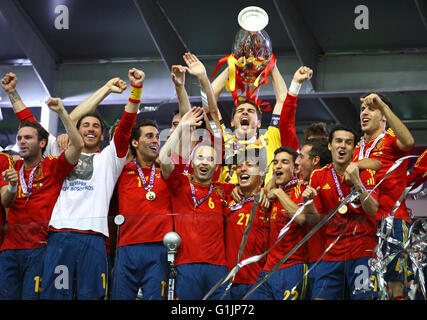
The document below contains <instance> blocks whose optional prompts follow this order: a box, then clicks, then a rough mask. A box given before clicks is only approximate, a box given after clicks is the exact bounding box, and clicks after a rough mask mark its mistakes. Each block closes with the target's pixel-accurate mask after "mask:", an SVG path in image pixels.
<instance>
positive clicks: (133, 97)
mask: <svg viewBox="0 0 427 320" xmlns="http://www.w3.org/2000/svg"><path fill="white" fill-rule="evenodd" d="M141 94H142V85H140V86H138V85H136V84H131V90H130V97H129V102H132V103H140V102H141Z"/></svg>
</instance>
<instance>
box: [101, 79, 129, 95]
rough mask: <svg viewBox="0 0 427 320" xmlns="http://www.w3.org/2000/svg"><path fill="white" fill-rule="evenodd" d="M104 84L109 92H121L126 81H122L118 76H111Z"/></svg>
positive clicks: (124, 88) (125, 86)
mask: <svg viewBox="0 0 427 320" xmlns="http://www.w3.org/2000/svg"><path fill="white" fill-rule="evenodd" d="M105 85H106V87H107V88H108V90H109V91H110V92H114V93H122V92H123V91H125V90H126V88H127V85H126V82H124V81H123V80H122V79H120V78H113V79H111V80H109V81H108V82H107V83H106V84H105Z"/></svg>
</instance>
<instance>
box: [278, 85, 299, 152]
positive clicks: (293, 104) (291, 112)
mask: <svg viewBox="0 0 427 320" xmlns="http://www.w3.org/2000/svg"><path fill="white" fill-rule="evenodd" d="M297 99H298V97H295V96H292V95H290V94H289V92H288V94H287V95H286V99H285V102H284V103H283V109H282V112H281V114H280V120H279V128H280V139H281V141H282V145H283V146H288V147H291V148H292V149H294V150H298V149H299V141H298V138H297V133H296V130H295V113H296V111H297Z"/></svg>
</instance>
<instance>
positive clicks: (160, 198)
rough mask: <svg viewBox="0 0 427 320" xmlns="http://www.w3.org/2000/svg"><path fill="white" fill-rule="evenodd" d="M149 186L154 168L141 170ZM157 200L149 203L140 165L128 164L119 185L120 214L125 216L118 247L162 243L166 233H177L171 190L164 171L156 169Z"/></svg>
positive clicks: (155, 190)
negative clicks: (175, 230) (139, 169)
mask: <svg viewBox="0 0 427 320" xmlns="http://www.w3.org/2000/svg"><path fill="white" fill-rule="evenodd" d="M141 170H142V173H143V175H144V178H145V181H147V183H149V178H150V173H151V167H141ZM151 191H152V192H154V193H155V195H156V197H155V199H154V200H148V199H147V197H146V195H147V192H148V191H146V190H145V189H144V186H143V184H142V181H141V178H140V176H139V174H138V170H137V167H136V164H135V163H133V162H131V163H128V164H126V165H125V167H124V169H123V171H122V173H121V175H120V177H119V180H118V182H117V192H118V200H119V213H120V214H122V215H123V216H124V217H125V223H124V224H123V225H122V226H120V230H119V239H118V247H121V246H125V245H131V244H136V243H146V242H159V241H160V242H161V241H163V237H164V235H165V234H166V233H168V232H170V231H173V218H172V215H171V201H170V191H169V188H168V186H167V184H166V181H165V180H164V179H163V177H162V175H161V172H160V169H157V168H156V173H155V177H154V185H153V188H152V189H151Z"/></svg>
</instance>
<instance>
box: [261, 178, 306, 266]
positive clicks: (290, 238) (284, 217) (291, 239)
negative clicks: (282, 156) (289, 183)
mask: <svg viewBox="0 0 427 320" xmlns="http://www.w3.org/2000/svg"><path fill="white" fill-rule="evenodd" d="M286 193H287V195H288V196H289V197H290V198H291V200H292V201H293V202H295V203H297V204H299V205H302V203H303V201H302V198H301V194H302V190H301V186H300V184H297V185H296V186H294V187H292V188H289V189H288V190H286ZM290 220H291V217H290V216H289V214H288V212H287V211H286V209H285V208H283V206H282V204H281V203H280V201H279V200H276V201H275V202H274V203H273V204H272V205H271V214H270V239H269V243H268V247H269V248H272V247H273V245H274V243H275V242H276V241H277V237H278V236H279V233H280V231H281V230H282V228H283V227H284V226H285V225H287V224H288V223H289V221H290ZM289 227H290V228H289V230H288V231H287V232H286V234H285V236H284V237H283V238H282V240H280V242H279V243H277V244H276V245H275V246H274V247H273V248H272V249H271V250H270V251H269V252H268V256H267V262H266V263H265V266H264V270H267V271H270V270H271V269H272V268H273V267H274V266H275V265H276V264H277V263H278V262H279V261H280V260H281V259H282V258H283V257H284V256H285V255H286V254H288V252H289V251H291V250H292V248H293V247H295V245H296V244H297V243H298V242H300V241H301V239H302V238H303V237H304V236H305V234H306V228H305V226H301V225H299V224H298V223H296V222H295V221H293V222H292V223H291V224H290V226H289ZM306 256H307V243H304V244H303V245H302V246H301V247H300V248H299V249H298V250H297V251H295V253H294V254H292V255H291V256H290V257H289V259H288V260H286V261H285V263H283V264H282V265H281V266H280V267H279V269H283V268H286V267H290V266H292V265H294V264H297V263H305V262H306Z"/></svg>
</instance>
